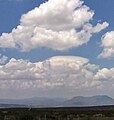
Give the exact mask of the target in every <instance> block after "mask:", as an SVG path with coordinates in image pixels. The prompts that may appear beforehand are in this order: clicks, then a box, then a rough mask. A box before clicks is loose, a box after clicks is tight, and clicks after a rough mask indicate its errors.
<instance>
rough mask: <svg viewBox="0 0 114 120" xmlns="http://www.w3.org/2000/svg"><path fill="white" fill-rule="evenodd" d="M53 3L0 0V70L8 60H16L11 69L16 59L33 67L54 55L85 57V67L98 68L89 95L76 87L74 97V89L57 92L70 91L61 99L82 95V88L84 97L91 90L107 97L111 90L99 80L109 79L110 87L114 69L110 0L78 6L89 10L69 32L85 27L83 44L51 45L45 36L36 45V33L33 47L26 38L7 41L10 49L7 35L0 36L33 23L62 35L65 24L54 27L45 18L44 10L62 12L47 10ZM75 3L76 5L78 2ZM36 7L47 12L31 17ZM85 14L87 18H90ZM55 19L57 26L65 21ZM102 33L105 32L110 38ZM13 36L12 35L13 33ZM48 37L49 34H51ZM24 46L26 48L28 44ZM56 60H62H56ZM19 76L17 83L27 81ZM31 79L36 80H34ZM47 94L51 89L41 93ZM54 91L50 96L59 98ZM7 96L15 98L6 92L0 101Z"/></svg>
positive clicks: (113, 23) (85, 2) (112, 2)
mask: <svg viewBox="0 0 114 120" xmlns="http://www.w3.org/2000/svg"><path fill="white" fill-rule="evenodd" d="M50 1H51V0H50ZM53 1H54V0H53ZM53 1H52V2H49V1H45V0H0V36H1V37H0V57H1V59H2V61H3V58H4V57H6V58H7V60H6V59H5V61H4V62H2V64H1V66H2V67H4V66H5V67H6V66H7V64H8V65H9V64H10V62H11V59H15V60H16V61H15V60H14V61H13V62H17V65H16V66H14V67H17V66H18V64H19V63H18V62H20V59H21V60H23V62H25V61H26V60H28V61H30V62H31V64H34V63H38V64H39V61H41V62H44V63H45V61H46V60H47V59H49V61H51V58H52V57H54V56H75V57H77V56H80V57H82V58H83V59H84V60H85V58H87V59H88V60H89V62H86V65H88V64H91V67H92V65H93V64H94V65H95V66H99V68H98V69H97V70H95V71H94V72H93V73H95V75H94V77H95V78H92V79H97V80H96V81H97V82H96V81H95V84H96V86H95V88H94V89H93V90H92V92H91V87H90V88H83V90H82V92H80V88H79V89H77V91H79V92H78V93H77V94H75V92H74V91H75V90H74V89H73V90H71V88H70V87H68V88H67V87H65V88H64V87H63V89H61V91H65V90H66V89H67V90H68V91H72V92H69V93H68V95H67V93H64V92H63V93H64V94H66V95H65V97H70V96H75V95H80V94H81V95H84V94H85V93H84V91H85V89H86V90H87V92H88V91H89V92H88V93H87V95H92V94H93V93H94V92H95V91H96V93H95V94H98V93H100V94H105V93H106V94H109V93H110V91H111V90H112V89H111V90H107V91H106V87H105V84H106V82H102V81H104V80H103V79H106V81H107V80H108V79H111V80H110V83H109V86H110V84H112V85H113V82H112V80H113V77H111V76H110V74H112V73H113V66H114V62H113V60H114V58H113V57H114V52H113V50H114V44H113V41H114V38H113V35H114V33H113V32H110V31H113V30H114V22H113V21H114V17H113V11H114V6H113V5H114V0H105V2H104V1H103V0H94V1H92V0H84V3H83V4H82V5H81V7H80V6H78V7H79V8H83V5H86V7H89V10H88V11H87V13H86V14H85V18H83V21H82V22H84V23H82V24H80V21H81V20H80V21H78V22H77V23H75V21H74V23H73V25H74V24H75V26H77V24H78V23H79V24H80V25H79V26H80V27H74V26H73V29H74V28H75V30H77V31H78V30H79V31H80V29H81V30H84V28H83V27H84V25H86V27H87V28H86V29H87V31H88V33H86V34H87V35H86V36H84V35H85V34H82V37H85V39H87V41H84V40H83V39H82V38H81V39H82V43H78V41H75V42H76V43H74V44H73V42H72V41H71V42H72V43H71V42H69V43H65V44H66V45H65V44H64V41H62V39H60V40H59V39H58V40H55V43H54V42H53V41H52V42H51V43H48V42H50V41H48V39H49V38H48V35H47V36H46V37H47V41H46V43H42V41H44V42H45V40H44V38H42V39H41V41H40V42H38V41H37V40H39V39H40V38H38V37H39V36H38V35H39V32H38V33H36V34H37V37H36V36H34V35H33V36H34V40H35V42H36V44H37V45H36V44H35V43H33V42H30V41H31V39H30V41H28V42H27V39H29V38H28V37H27V39H26V40H25V41H24V40H23V38H19V40H21V42H20V41H19V40H17V39H14V40H11V42H12V41H13V42H12V44H15V45H14V46H12V44H11V45H10V43H11V42H7V40H8V39H9V38H6V37H7V36H6V35H3V33H9V34H10V33H11V35H12V34H13V33H12V29H14V28H16V29H17V26H19V25H20V26H24V27H26V26H27V27H32V24H35V25H36V26H37V27H39V26H40V27H41V28H45V30H52V32H55V31H56V32H58V31H59V32H61V31H62V32H64V31H65V32H66V30H65V29H66V28H67V27H68V25H67V22H66V21H65V22H66V24H65V28H56V27H57V26H56V25H55V22H54V21H52V23H53V24H51V22H49V21H48V19H49V20H51V15H50V13H49V12H50V11H48V9H50V10H53V14H54V12H57V13H58V14H59V15H61V14H62V13H61V12H63V11H59V9H57V10H58V11H56V10H55V11H54V8H52V9H51V7H52V6H53V5H56V3H54V2H53ZM57 1H60V0H57ZM66 1H67V2H68V0H66ZM71 1H78V0H71ZM44 2H47V3H49V4H50V7H49V6H46V5H45V3H44ZM67 2H66V4H67ZM78 2H80V0H79V1H78ZM42 3H44V6H43V5H42ZM51 4H52V6H51ZM58 4H60V3H59V2H58V3H57V5H58ZM77 4H78V3H77ZM39 5H41V6H43V9H45V7H47V9H46V10H47V11H48V12H47V16H43V15H39V16H40V17H38V18H37V19H36V18H35V17H34V16H35V14H36V15H37V14H40V12H39V13H37V12H36V13H35V12H34V11H35V9H34V8H35V7H37V8H39ZM74 5H75V4H74ZM48 7H49V8H48ZM71 7H72V6H71ZM78 7H77V8H76V10H77V9H78ZM57 8H59V7H58V6H57ZM63 8H64V6H63ZM69 9H70V8H69ZM83 9H84V10H85V11H86V8H83ZM31 10H33V12H31V15H30V14H29V13H28V12H29V11H31ZM92 10H93V11H94V16H93V15H92V14H93V13H92ZM59 12H60V13H59ZM34 13H35V14H34ZM24 14H25V16H24V17H23V18H21V16H23V15H24ZM32 14H33V15H32ZM41 14H43V13H41ZM48 14H49V16H48ZM78 14H80V16H81V14H82V13H81V12H79V13H78ZM87 14H88V16H87V17H86V15H87ZM54 15H55V14H54ZM89 15H91V17H90V16H89ZM31 16H32V17H31ZM42 16H43V17H42ZM68 16H70V14H67V16H66V19H67V17H68ZM29 17H30V19H29ZM55 17H56V18H55V20H56V21H57V23H59V22H60V24H63V22H64V20H65V19H64V18H63V21H62V20H61V19H60V18H59V16H55ZM89 17H90V18H89ZM32 19H33V20H32ZM39 19H42V21H40V20H39ZM52 19H54V17H52ZM74 19H75V18H74ZM86 19H87V20H86ZM27 20H28V23H27ZM36 20H38V24H36V23H37V21H36ZM60 20H61V21H60ZM20 21H21V23H20ZM35 22H36V23H35ZM104 22H105V23H104ZM98 23H99V24H100V25H99V26H102V27H99V26H97V24H98ZM103 23H104V24H103ZM88 24H90V25H92V27H91V29H90V30H88ZM108 24H109V26H108ZM42 26H43V27H42ZM95 27H96V28H95ZM29 29H31V31H33V29H34V28H29ZM36 29H37V30H38V31H40V30H41V29H40V30H39V28H35V29H34V30H36ZM61 29H62V30H61ZM67 29H69V28H67ZM94 29H97V32H91V31H94ZM17 31H18V30H17ZM46 32H47V31H46ZM25 33H26V32H25ZM106 33H109V35H110V37H109V36H108V34H106ZM29 34H30V33H29ZM45 34H46V33H44V35H45ZM13 35H15V33H14V34H13ZM13 35H12V36H13ZM16 35H17V37H19V36H21V34H20V33H18V32H17V34H16ZM44 35H42V34H41V36H44ZM49 35H51V33H50V34H49ZM89 35H90V38H86V37H87V36H89ZM103 35H104V36H105V37H103V38H102V40H101V37H102V36H103ZM57 36H59V33H58V35H57ZM64 36H65V34H64ZM74 36H75V35H73V36H72V37H74ZM2 37H3V38H2ZM25 37H26V36H24V38H25ZM52 37H53V36H52ZM75 37H77V36H75ZM69 38H70V37H69ZM64 39H65V38H64ZM66 39H67V38H66ZM66 39H65V40H66ZM71 39H72V38H71ZM74 39H75V38H73V40H74ZM49 40H50V39H49ZM109 40H110V45H109V46H107V43H108V41H109ZM4 41H6V43H3V42H4ZM15 41H16V42H15ZM23 41H24V42H23ZM58 41H59V43H58ZM61 41H62V42H61ZM29 42H30V43H29ZM56 42H57V45H58V46H57V45H56ZM28 43H29V44H30V45H28ZM40 44H41V45H40ZM42 44H43V45H42ZM62 44H63V45H62ZM75 44H76V45H75ZM32 45H33V46H32ZM59 45H60V47H59ZM4 46H7V47H4ZM18 46H19V47H18ZM16 47H18V48H20V49H21V50H20V49H17V48H16ZM23 49H24V50H23ZM60 49H62V50H60ZM98 56H100V57H99V58H98ZM55 59H56V58H55ZM60 59H62V60H63V58H60ZM65 59H66V58H65ZM77 59H78V58H77ZM62 60H61V61H62ZM70 60H71V58H68V61H69V62H71V61H70ZM52 61H53V60H52ZM63 61H64V60H63ZM66 61H67V60H66ZM81 61H82V59H81ZM21 62H22V61H21ZM23 62H22V63H21V64H22V66H23V64H25V63H23ZM53 62H54V61H53ZM26 64H28V63H26ZM53 64H54V63H53ZM95 66H94V67H95ZM63 67H64V65H63ZM6 69H8V68H7V67H6ZM23 69H25V68H23ZM43 69H44V68H43ZM61 69H62V68H61ZM84 69H85V66H84ZM88 69H89V68H88ZM16 70H17V71H18V70H20V68H18V67H17V69H16ZM3 71H4V70H3ZM63 71H64V70H63ZM29 72H30V71H29ZM89 72H91V71H89ZM93 73H92V74H93ZM105 73H106V75H107V76H106V75H105ZM7 74H8V75H11V76H12V75H13V74H9V73H7ZM28 74H29V73H28ZM53 74H56V73H53ZM69 74H72V73H68V74H67V75H69ZM76 74H77V72H76ZM1 75H2V74H1ZM20 76H21V77H19V78H18V80H20V79H21V78H22V79H24V78H25V79H28V78H27V77H26V76H23V75H21V74H20ZM32 77H33V78H34V76H30V79H33V78H32ZM35 77H36V76H35ZM41 77H42V76H41ZM16 78H17V77H15V78H10V79H11V80H14V79H16ZM3 79H7V77H6V76H5V77H4V78H3ZM37 79H38V78H37ZM47 79H48V78H47ZM55 79H56V80H58V78H55ZM59 79H60V78H59ZM61 79H62V78H61ZM63 79H65V78H63ZM73 79H77V78H73ZM80 79H81V78H80ZM83 79H87V78H83ZM89 79H90V78H89ZM98 79H99V80H98ZM35 80H36V78H35ZM1 81H3V80H1ZM6 81H7V80H6ZM8 82H9V81H8ZM25 82H26V84H28V83H27V80H25ZM55 83H56V81H55ZM85 83H86V84H87V83H88V80H87V81H85ZM4 84H5V83H4ZM15 84H18V83H15ZM15 84H14V86H15ZM23 84H25V83H23ZM35 84H37V83H35ZM38 84H40V83H38ZM49 84H50V83H49ZM80 84H83V83H80ZM91 84H94V83H91ZM99 84H100V85H101V84H102V85H101V86H102V87H103V88H101V87H100V90H99V89H97V88H99V86H100V85H99ZM63 86H64V85H63ZM66 86H67V85H66ZM6 87H7V86H6ZM11 87H12V86H9V88H8V90H9V91H12V90H11ZM31 87H33V86H31ZM59 87H60V86H59ZM25 88H26V86H25ZM112 88H113V87H112ZM1 89H2V87H1ZM14 89H16V90H17V93H19V98H20V97H21V98H22V97H23V96H21V95H20V93H21V91H19V90H18V89H17V88H15V87H14ZM27 89H28V88H27ZM27 89H23V91H24V92H25V94H27ZM96 89H97V90H96ZM2 90H4V89H2ZM29 90H30V92H31V96H32V95H33V92H34V93H35V94H34V95H33V96H41V95H37V93H36V91H37V90H39V89H34V90H31V89H29ZM40 90H41V91H42V89H40ZM52 90H53V89H52ZM43 91H45V90H44V89H43ZM50 91H51V90H47V91H45V94H46V95H47V96H48V95H50V94H51V92H50ZM54 91H55V92H54V93H53V96H54V94H55V93H56V94H57V95H58V96H59V97H61V96H62V95H59V94H58V93H59V92H58V86H57V88H55V89H54ZM99 91H100V92H99ZM70 93H71V94H70ZM7 94H10V96H12V97H13V98H15V95H14V96H13V95H12V93H11V92H10V93H9V92H8V91H7V90H6V92H5V93H4V94H3V95H1V96H0V97H1V98H2V97H6V95H7ZM109 95H110V96H113V95H112V93H110V94H109ZM26 97H28V96H26ZM113 97H114V96H113Z"/></svg>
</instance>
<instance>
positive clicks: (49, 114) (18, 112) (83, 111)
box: [0, 106, 114, 120]
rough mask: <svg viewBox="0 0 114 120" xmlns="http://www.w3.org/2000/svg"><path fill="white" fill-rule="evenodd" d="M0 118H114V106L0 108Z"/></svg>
mask: <svg viewBox="0 0 114 120" xmlns="http://www.w3.org/2000/svg"><path fill="white" fill-rule="evenodd" d="M0 120H114V106H104V107H81V108H78V107H77V108H76V107H75V108H73V107H67V108H3V109H2V108H1V109H0Z"/></svg>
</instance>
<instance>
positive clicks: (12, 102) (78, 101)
mask: <svg viewBox="0 0 114 120" xmlns="http://www.w3.org/2000/svg"><path fill="white" fill-rule="evenodd" d="M104 105H114V99H113V98H111V97H109V96H106V95H97V96H92V97H84V96H77V97H74V98H72V99H63V98H53V99H52V98H44V97H33V98H27V99H0V107H6V106H7V107H8V106H9V107H11V106H13V107H16V106H17V107H27V106H31V107H85V106H104Z"/></svg>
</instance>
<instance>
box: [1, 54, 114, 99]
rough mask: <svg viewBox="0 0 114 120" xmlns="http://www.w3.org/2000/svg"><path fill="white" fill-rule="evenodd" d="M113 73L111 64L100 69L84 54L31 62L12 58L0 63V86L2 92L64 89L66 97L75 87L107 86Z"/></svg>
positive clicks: (50, 91) (96, 88) (95, 89)
mask: <svg viewBox="0 0 114 120" xmlns="http://www.w3.org/2000/svg"><path fill="white" fill-rule="evenodd" d="M113 74H114V68H110V69H108V68H101V69H100V68H99V66H98V65H95V64H91V63H90V62H89V60H88V59H87V58H83V57H78V56H55V57H51V58H49V59H47V60H44V61H41V62H35V63H32V62H30V61H27V60H23V59H18V60H16V59H14V58H12V59H10V60H9V62H7V63H6V64H4V65H0V76H1V77H0V90H1V91H6V93H8V91H11V90H13V91H17V93H18V94H19V93H21V94H22V93H23V92H24V91H26V93H27V92H28V91H29V92H31V95H33V96H34V95H41V93H42V92H44V91H45V93H46V95H50V94H51V93H52V92H53V94H55V95H57V94H58V95H59V96H62V94H65V93H66V96H67V97H68V96H70V95H71V96H72V94H74V95H75V92H76V91H78V92H79V93H80V92H83V93H84V91H86V90H90V91H92V90H93V91H94V92H95V91H97V90H99V89H102V90H104V89H105V88H106V86H107V85H109V86H110V87H111V85H113V84H114V76H113ZM109 81H110V82H109ZM103 88H104V89H103ZM34 91H35V93H34ZM60 91H61V94H60ZM10 94H11V93H10ZM21 94H20V96H21ZM92 94H93V93H92ZM12 96H13V97H14V96H15V95H12ZM28 96H29V95H28ZM21 97H22V96H21ZM29 97H30V96H29Z"/></svg>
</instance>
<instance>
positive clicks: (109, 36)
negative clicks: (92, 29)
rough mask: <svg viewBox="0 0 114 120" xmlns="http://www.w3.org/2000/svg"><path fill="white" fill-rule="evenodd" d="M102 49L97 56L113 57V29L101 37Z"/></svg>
mask: <svg viewBox="0 0 114 120" xmlns="http://www.w3.org/2000/svg"><path fill="white" fill-rule="evenodd" d="M102 47H103V51H102V52H101V53H100V55H99V56H98V57H99V58H110V57H114V31H111V32H107V33H106V34H105V35H103V37H102Z"/></svg>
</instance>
